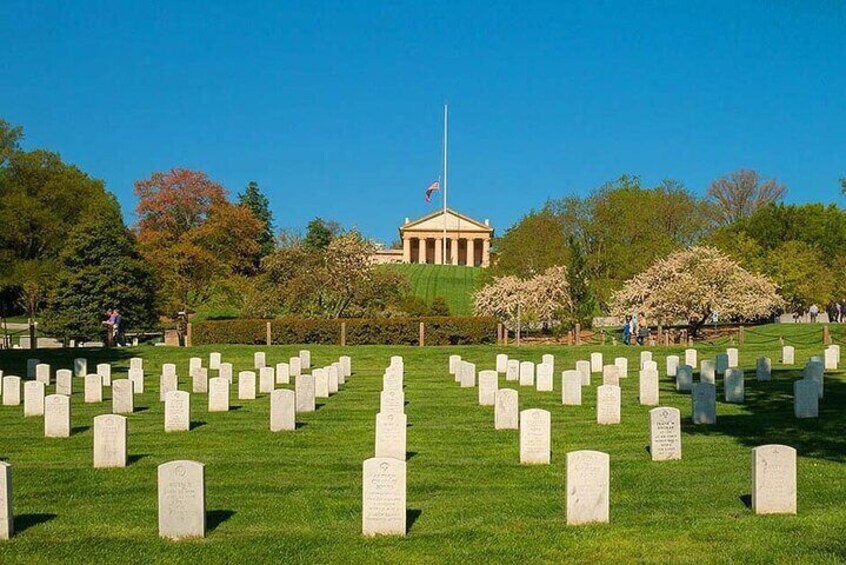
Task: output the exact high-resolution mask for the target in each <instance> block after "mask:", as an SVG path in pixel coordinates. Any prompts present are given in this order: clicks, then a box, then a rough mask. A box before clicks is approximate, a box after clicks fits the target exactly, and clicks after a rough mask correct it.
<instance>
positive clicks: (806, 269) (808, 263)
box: [766, 241, 835, 308]
mask: <svg viewBox="0 0 846 565" xmlns="http://www.w3.org/2000/svg"><path fill="white" fill-rule="evenodd" d="M766 265H767V274H769V276H770V278H772V280H773V281H775V283H776V284H777V285H778V286H779V290H780V293H781V295H782V296H783V297H784V299H785V300H786V301H787V302H788V303H789V304H790V306H791V307H793V308H807V307H808V306H810V305H811V304H817V305H818V306H820V307H824V306H825V305H827V304H829V303H830V302H831V300H832V299H833V298H834V291H835V285H834V276H833V274H832V272H831V270H830V269H829V268H828V266H827V265H826V262H825V260H824V257H823V255H822V253H821V252H820V250H819V249H817V248H816V247H814V246H812V245H810V244H808V243H805V242H804V241H785V242H784V243H782V244H781V245H780V246H778V247H776V248H775V249H773V250H772V251H770V252H769V253H768V254H767V260H766Z"/></svg>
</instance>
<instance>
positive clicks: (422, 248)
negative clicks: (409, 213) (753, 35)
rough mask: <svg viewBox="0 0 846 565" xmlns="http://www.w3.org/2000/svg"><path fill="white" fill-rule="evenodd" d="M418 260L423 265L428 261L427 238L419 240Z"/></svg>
mask: <svg viewBox="0 0 846 565" xmlns="http://www.w3.org/2000/svg"><path fill="white" fill-rule="evenodd" d="M417 262H418V263H420V264H421V265H423V264H425V263H426V238H424V237H421V238H420V239H418V240H417Z"/></svg>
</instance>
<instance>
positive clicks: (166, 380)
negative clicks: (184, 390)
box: [159, 372, 179, 402]
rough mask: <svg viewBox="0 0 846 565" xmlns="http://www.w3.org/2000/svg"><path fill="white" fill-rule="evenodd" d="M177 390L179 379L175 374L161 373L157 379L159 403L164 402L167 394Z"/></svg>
mask: <svg viewBox="0 0 846 565" xmlns="http://www.w3.org/2000/svg"><path fill="white" fill-rule="evenodd" d="M175 390H179V379H178V377H177V376H176V373H171V372H167V373H162V376H161V377H159V402H164V401H165V398H167V393H169V392H173V391H175Z"/></svg>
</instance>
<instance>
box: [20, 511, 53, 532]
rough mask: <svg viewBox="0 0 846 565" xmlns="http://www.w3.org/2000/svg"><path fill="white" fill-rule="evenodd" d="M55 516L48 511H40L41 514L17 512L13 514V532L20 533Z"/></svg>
mask: <svg viewBox="0 0 846 565" xmlns="http://www.w3.org/2000/svg"><path fill="white" fill-rule="evenodd" d="M55 517H56V515H55V514H49V513H42V514H18V515H17V516H15V533H17V534H20V533H23V532H25V531H26V530H28V529H30V528H32V527H33V526H37V525H39V524H44V523H45V522H49V521H50V520H53V519H54V518H55Z"/></svg>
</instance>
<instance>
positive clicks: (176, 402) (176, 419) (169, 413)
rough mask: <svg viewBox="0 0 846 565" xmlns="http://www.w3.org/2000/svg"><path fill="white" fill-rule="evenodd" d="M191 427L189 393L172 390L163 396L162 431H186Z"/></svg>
mask: <svg viewBox="0 0 846 565" xmlns="http://www.w3.org/2000/svg"><path fill="white" fill-rule="evenodd" d="M190 429H191V395H190V394H188V393H187V392H185V391H184V390H174V391H171V392H169V393H167V396H166V397H165V418H164V431H166V432H187V431H188V430H190Z"/></svg>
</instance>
